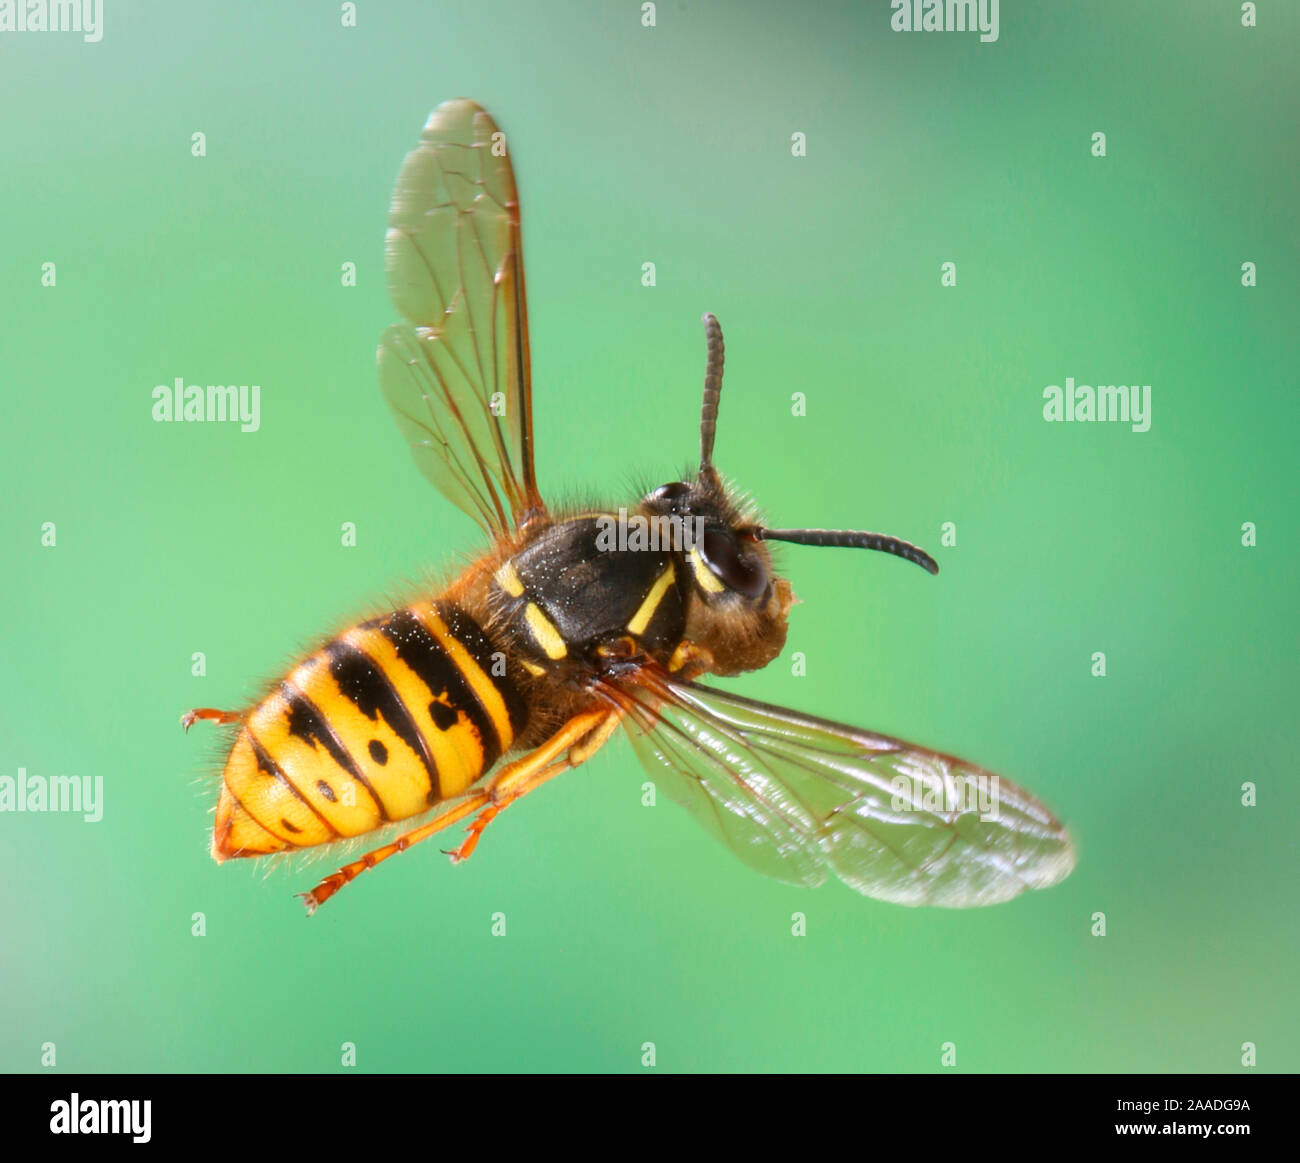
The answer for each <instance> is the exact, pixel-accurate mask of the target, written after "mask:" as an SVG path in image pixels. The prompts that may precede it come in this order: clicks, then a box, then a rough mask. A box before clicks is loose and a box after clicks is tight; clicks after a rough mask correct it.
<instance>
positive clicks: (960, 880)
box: [610, 668, 1074, 908]
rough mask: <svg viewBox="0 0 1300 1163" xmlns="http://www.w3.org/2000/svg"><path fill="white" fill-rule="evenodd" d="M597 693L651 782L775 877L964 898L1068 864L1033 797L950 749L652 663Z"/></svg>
mask: <svg viewBox="0 0 1300 1163" xmlns="http://www.w3.org/2000/svg"><path fill="white" fill-rule="evenodd" d="M610 698H611V701H614V702H616V703H617V704H618V705H619V706H621V707H622V708H623V709H624V710H625V711H627V716H626V718H625V720H624V722H625V725H626V726H627V730H628V733H629V735H630V736H631V738H632V744H633V747H634V749H635V751H636V753H637V755H638V757H639V758H640V759H641V762H642V763H643V764H644V766H645V767H646V769H647V770H648V771H649V772H650V773H651V775H652V776H653V777H654V778H655V779H656V780H658V781H660V786H662V787H663V788H664V790H665V791H666V792H667V793H668V794H669V795H670V796H671V797H672V798H674V799H676V800H677V801H678V802H679V803H682V804H684V805H685V806H686V807H687V808H688V809H689V810H690V811H691V812H692V814H693V815H695V816H696V818H697V819H699V820H700V821H701V822H702V823H704V824H705V825H706V826H707V827H708V828H709V829H710V830H711V831H712V832H713V833H714V834H715V835H717V836H719V837H720V838H721V839H722V840H723V842H724V843H726V844H727V845H728V846H729V847H730V848H731V849H732V850H733V851H734V852H736V854H737V855H739V856H740V857H741V858H742V859H743V860H745V861H746V862H747V863H748V864H750V865H751V866H752V867H754V868H757V869H758V870H759V871H760V872H763V873H766V874H767V875H769V876H774V877H776V878H777V879H779V880H784V881H788V882H791V883H795V884H805V885H816V884H820V883H821V882H822V881H823V880H825V878H826V874H827V872H828V871H829V872H833V873H835V875H836V876H838V877H839V878H840V879H841V880H843V881H844V882H845V884H847V885H849V886H850V887H851V888H854V889H856V890H857V891H858V892H860V893H863V894H864V895H866V896H870V897H876V898H878V899H880V900H886V901H892V902H894V903H896V904H903V905H932V906H939V907H943V908H970V907H974V906H977V905H990V904H997V903H999V902H1001V901H1005V900H1010V899H1011V898H1012V897H1014V896H1017V895H1019V894H1020V893H1022V892H1025V891H1026V890H1028V889H1035V888H1047V887H1048V886H1050V885H1053V884H1056V883H1057V882H1059V881H1061V880H1064V879H1065V877H1066V876H1068V875H1069V873H1070V871H1071V869H1072V868H1073V867H1074V852H1073V849H1072V848H1071V845H1070V838H1069V835H1068V834H1067V833H1066V831H1065V829H1064V827H1062V825H1061V824H1060V823H1059V821H1057V819H1056V818H1055V817H1054V816H1053V815H1052V813H1051V812H1050V811H1048V809H1047V808H1046V807H1044V806H1043V805H1042V804H1041V803H1039V801H1038V800H1036V799H1035V798H1034V797H1033V796H1031V795H1030V794H1029V793H1028V792H1026V791H1024V790H1023V789H1021V788H1019V787H1016V786H1015V785H1014V784H1012V783H1010V782H1008V781H1007V780H1004V779H1000V778H999V777H998V776H995V775H993V774H992V773H991V772H988V771H985V770H984V769H983V768H980V767H976V766H975V765H974V764H971V763H967V762H965V761H964V760H961V759H956V758H954V757H953V756H950V755H942V754H939V753H938V752H935V751H930V750H928V749H926V748H924V747H918V746H916V745H914V744H912V743H905V742H903V741H902V740H899V739H891V738H889V737H888V736H886V735H876V734H873V733H872V732H870V731H860V730H858V729H857V728H855V727H848V726H845V725H843V724H841V723H833V722H830V721H828V720H826V719H818V718H815V717H813V716H811V715H803V714H800V713H798V712H797V711H790V710H786V709H784V708H781V707H773V706H768V705H767V704H765V703H758V702H754V701H753V700H752V699H745V698H741V697H740V696H738V695H733V694H730V693H727V692H725V691H720V690H715V689H713V688H711V687H706V686H700V685H698V684H697V683H692V682H681V681H677V680H675V679H673V678H672V677H671V676H669V675H667V674H666V672H664V671H662V670H660V669H658V668H647V669H646V670H644V671H641V672H638V673H637V674H636V675H635V676H634V677H632V678H630V679H625V680H617V681H615V682H614V683H613V684H612V690H611V691H610Z"/></svg>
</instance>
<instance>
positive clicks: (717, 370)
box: [700, 313, 727, 480]
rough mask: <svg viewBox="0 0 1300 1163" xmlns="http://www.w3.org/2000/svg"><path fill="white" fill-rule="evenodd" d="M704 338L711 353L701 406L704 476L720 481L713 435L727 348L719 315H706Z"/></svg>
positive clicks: (708, 358)
mask: <svg viewBox="0 0 1300 1163" xmlns="http://www.w3.org/2000/svg"><path fill="white" fill-rule="evenodd" d="M704 339H705V343H706V346H707V352H708V355H707V359H706V361H705V364H704V404H703V406H702V407H701V409H700V476H702V477H708V478H709V479H710V480H717V477H718V472H717V469H715V468H714V467H713V437H714V436H715V435H716V434H717V431H718V399H719V397H720V396H721V395H722V362H723V357H724V356H725V355H726V350H727V349H726V347H725V345H724V344H723V342H722V325H721V324H720V323H719V322H718V317H717V316H716V315H713V314H708V313H706V314H705V315H704Z"/></svg>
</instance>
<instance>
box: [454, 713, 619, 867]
mask: <svg viewBox="0 0 1300 1163" xmlns="http://www.w3.org/2000/svg"><path fill="white" fill-rule="evenodd" d="M622 718H623V712H622V711H587V712H584V713H583V714H581V715H575V716H574V717H573V718H572V719H570V720H569V721H568V722H567V723H565V724H564V726H563V727H561V728H560V729H559V730H558V731H557V732H556V733H555V734H554V735H552V736H551V737H550V738H549V739H548V740H547V741H546V742H545V743H543V744H542V745H541V746H540V747H538V748H537V749H536V750H535V751H530V752H529V753H528V754H527V755H525V756H523V757H522V758H520V759H516V760H515V761H514V762H513V763H509V764H507V765H506V766H505V767H503V768H502V769H501V772H500V774H499V775H498V776H497V777H496V778H495V779H494V780H492V782H491V783H490V784H489V785H488V791H489V793H490V795H491V802H490V803H489V804H488V805H487V806H486V807H485V808H484V809H483V810H482V811H481V812H480V813H479V814H478V815H477V816H475V817H474V822H473V823H472V824H470V826H469V835H468V836H466V837H465V839H464V841H462V843H461V845H460V847H459V848H457V849H456V850H455V851H454V852H448V853H447V855H448V856H450V857H451V862H452V863H453V864H459V863H461V861H463V860H468V859H469V858H470V855H471V853H473V851H474V849H475V848H476V847H477V846H478V841H479V837H480V836H482V835H483V830H484V829H485V828H486V827H487V826H488V825H489V824H490V823H491V822H492V821H493V820H495V819H496V818H497V816H499V815H500V814H501V813H502V812H504V811H505V810H506V808H508V807H509V806H510V805H511V804H512V803H514V802H515V800H518V799H522V798H523V797H524V796H526V795H527V794H528V793H529V792H530V791H533V790H534V789H535V788H539V787H541V786H542V784H544V783H545V782H546V781H547V780H548V779H554V778H555V777H556V776H557V775H559V774H560V773H561V772H565V771H570V770H572V769H573V768H575V767H577V766H578V764H580V763H585V762H586V761H587V760H588V759H590V758H591V757H592V756H593V755H595V754H596V752H597V751H599V750H600V748H601V747H603V746H604V745H605V743H606V742H608V740H609V737H610V736H611V735H612V734H613V733H614V730H615V728H617V727H618V724H619V722H620V721H621V720H622ZM561 752H567V754H565V755H564V757H563V758H562V759H558V760H557V759H556V756H557V755H560V753H561Z"/></svg>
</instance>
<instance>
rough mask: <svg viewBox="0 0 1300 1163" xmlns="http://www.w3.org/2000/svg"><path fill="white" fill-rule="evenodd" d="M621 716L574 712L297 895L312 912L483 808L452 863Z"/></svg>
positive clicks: (584, 754) (580, 757)
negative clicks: (447, 804)
mask: <svg viewBox="0 0 1300 1163" xmlns="http://www.w3.org/2000/svg"><path fill="white" fill-rule="evenodd" d="M621 718H622V712H621V711H589V712H586V713H584V714H581V715H575V716H574V717H573V718H572V719H570V720H569V721H568V722H567V723H566V724H565V725H564V726H563V727H561V728H560V730H559V731H557V732H556V733H555V734H554V735H553V736H551V738H550V739H548V740H547V741H546V742H545V743H543V744H542V745H541V746H540V747H538V748H537V749H536V750H535V751H530V752H529V753H528V754H527V755H524V756H522V757H521V758H519V759H516V760H515V761H514V762H513V763H509V764H507V765H506V766H505V767H503V768H502V769H501V773H500V774H499V775H498V776H496V778H495V779H493V780H492V781H491V783H490V784H489V785H488V786H487V787H485V788H483V789H482V790H481V791H478V792H473V793H471V794H470V795H469V796H467V798H466V799H465V800H464V801H463V802H461V803H459V804H457V805H456V806H455V807H454V808H452V809H451V811H448V812H444V813H443V814H442V815H440V816H438V817H436V818H435V819H432V820H430V821H429V822H428V823H426V824H422V825H421V826H420V827H418V828H416V829H414V830H413V831H410V832H407V833H405V834H404V835H402V836H398V837H397V839H396V840H394V841H392V843H390V844H385V845H384V846H383V847H382V848H376V849H375V850H374V851H373V852H367V853H366V854H365V855H364V856H362V857H361V858H360V859H358V860H354V861H352V863H351V864H345V865H344V866H343V867H342V868H340V869H339V870H338V871H337V872H334V873H331V874H330V875H329V876H327V877H325V879H324V880H322V881H321V882H320V884H318V885H317V886H316V887H315V888H314V889H312V890H311V892H302V893H299V894H298V896H299V897H300V898H301V899H302V901H303V903H304V904H306V906H307V913H308V915H309V916H310V915H311V914H312V913H314V912H315V911H316V910H317V909H318V908H319V907H320V906H321V905H323V904H324V903H325V902H326V901H327V900H329V899H330V897H332V896H333V895H334V894H335V893H336V892H338V891H339V889H341V888H342V887H343V886H344V885H345V884H348V883H350V882H351V881H353V880H355V879H356V878H357V877H358V876H360V875H361V874H362V873H363V872H365V871H366V869H368V868H374V866H375V865H376V864H379V863H381V862H383V861H385V860H387V859H388V858H389V857H390V856H395V855H396V854H397V853H398V852H405V851H406V849H408V848H409V847H411V845H412V844H418V843H419V842H420V841H421V840H427V839H428V838H429V837H430V836H432V835H434V834H435V833H437V832H441V831H442V830H443V829H445V828H449V827H451V825H452V824H454V823H456V822H457V821H458V820H463V819H464V818H465V817H466V816H468V815H470V813H472V812H476V811H479V809H482V811H481V812H479V815H478V816H476V817H475V819H474V821H473V823H472V824H471V825H470V829H469V835H468V836H467V837H466V839H465V842H464V843H463V844H461V846H460V847H459V848H458V849H456V851H455V852H453V853H448V855H450V856H451V858H452V863H453V864H454V863H457V862H459V861H461V860H465V859H467V858H468V856H469V854H470V853H471V852H473V851H474V848H475V846H476V845H477V844H478V838H479V836H480V835H482V833H483V829H484V828H486V827H487V826H488V824H489V823H491V822H492V820H493V819H494V818H495V817H496V816H497V815H498V814H499V813H500V812H502V811H503V810H504V809H505V808H506V807H507V806H508V805H509V804H511V803H513V802H514V801H515V800H517V799H519V798H520V797H521V796H524V795H527V794H528V792H530V791H532V790H533V788H535V787H537V786H539V785H540V784H542V783H545V782H546V780H548V779H551V778H552V777H553V776H556V775H559V774H560V772H562V771H568V770H569V769H570V768H573V767H577V766H578V764H579V763H582V762H583V761H584V760H586V759H588V758H590V757H591V756H592V755H593V754H595V752H596V750H597V749H598V748H599V747H600V746H601V745H602V744H604V743H605V741H606V740H607V739H609V737H610V735H612V734H613V733H614V728H615V727H617V726H618V724H619V720H620V719H621ZM566 748H567V749H568V754H567V755H566V756H565V757H564V758H563V759H561V760H559V761H556V759H555V757H556V756H557V755H559V754H560V752H562V751H564V750H565V749H566Z"/></svg>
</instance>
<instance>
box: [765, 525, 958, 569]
mask: <svg viewBox="0 0 1300 1163" xmlns="http://www.w3.org/2000/svg"><path fill="white" fill-rule="evenodd" d="M753 534H754V536H755V537H756V538H757V539H758V540H759V541H788V542H790V544H792V545H830V546H835V547H837V548H845V549H878V550H880V551H881V552H882V553H892V554H893V555H894V556H895V557H901V558H903V559H904V560H905V561H910V562H913V563H914V564H916V565H919V566H920V567H921V568H922V569H923V570H925V571H926V572H927V573H938V572H939V563H938V562H936V561H935V560H934V558H933V557H931V556H930V555H929V554H928V553H926V551H925V550H924V549H921V548H919V547H918V546H916V545H913V544H912V543H911V542H910V541H902V540H900V539H899V538H897V537H886V536H885V534H883V533H860V532H857V531H856V530H850V529H763V528H755V529H754V530H753Z"/></svg>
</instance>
